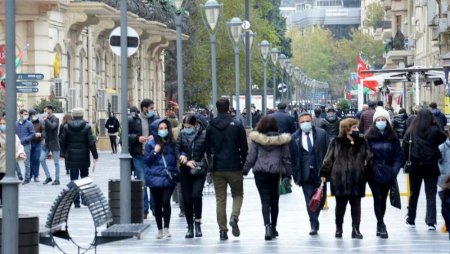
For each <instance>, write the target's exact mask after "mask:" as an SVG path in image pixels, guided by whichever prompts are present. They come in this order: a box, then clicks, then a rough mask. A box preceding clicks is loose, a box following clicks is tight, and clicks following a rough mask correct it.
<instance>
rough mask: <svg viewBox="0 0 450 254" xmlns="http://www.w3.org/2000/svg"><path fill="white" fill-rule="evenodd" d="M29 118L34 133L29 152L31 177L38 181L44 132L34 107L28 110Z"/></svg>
mask: <svg viewBox="0 0 450 254" xmlns="http://www.w3.org/2000/svg"><path fill="white" fill-rule="evenodd" d="M28 115H29V119H30V121H31V122H32V123H33V127H34V131H35V135H34V138H33V139H32V140H31V153H30V157H31V158H30V169H31V177H30V179H31V178H34V181H35V182H39V167H40V158H41V153H42V140H43V135H42V134H43V133H44V124H43V122H41V120H40V119H39V116H38V114H37V112H36V110H34V109H30V111H29V112H28Z"/></svg>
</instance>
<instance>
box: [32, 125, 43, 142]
mask: <svg viewBox="0 0 450 254" xmlns="http://www.w3.org/2000/svg"><path fill="white" fill-rule="evenodd" d="M33 127H34V132H35V133H41V136H40V137H39V138H38V137H36V135H35V136H34V137H33V140H32V141H31V143H33V144H39V143H41V141H42V139H43V138H44V137H43V135H44V125H43V124H42V123H41V121H40V120H39V119H38V120H36V121H33Z"/></svg>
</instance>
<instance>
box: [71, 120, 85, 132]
mask: <svg viewBox="0 0 450 254" xmlns="http://www.w3.org/2000/svg"><path fill="white" fill-rule="evenodd" d="M86 124H87V122H86V121H85V120H83V119H73V120H70V121H69V122H68V123H67V125H68V127H69V129H70V130H72V131H81V130H82V129H83V128H84V127H85V126H86Z"/></svg>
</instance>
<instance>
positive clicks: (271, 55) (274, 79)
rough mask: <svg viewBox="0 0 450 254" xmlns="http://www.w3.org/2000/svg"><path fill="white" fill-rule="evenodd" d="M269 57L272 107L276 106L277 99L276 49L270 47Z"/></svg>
mask: <svg viewBox="0 0 450 254" xmlns="http://www.w3.org/2000/svg"><path fill="white" fill-rule="evenodd" d="M270 59H271V60H272V64H273V65H272V78H273V84H272V85H273V108H276V99H277V96H276V95H277V92H276V91H277V90H276V89H277V61H278V49H277V48H272V50H271V51H270Z"/></svg>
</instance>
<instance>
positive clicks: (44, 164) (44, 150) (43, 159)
mask: <svg viewBox="0 0 450 254" xmlns="http://www.w3.org/2000/svg"><path fill="white" fill-rule="evenodd" d="M51 152H52V155H53V161H54V163H55V181H59V153H60V152H59V150H55V151H51ZM49 153H50V151H49V150H48V149H47V148H45V147H43V148H42V152H41V158H40V161H41V165H42V168H43V169H44V173H45V176H46V177H47V178H50V172H49V171H48V166H47V162H46V160H47V157H48V154H49Z"/></svg>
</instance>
